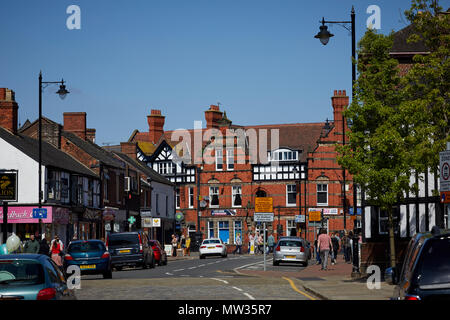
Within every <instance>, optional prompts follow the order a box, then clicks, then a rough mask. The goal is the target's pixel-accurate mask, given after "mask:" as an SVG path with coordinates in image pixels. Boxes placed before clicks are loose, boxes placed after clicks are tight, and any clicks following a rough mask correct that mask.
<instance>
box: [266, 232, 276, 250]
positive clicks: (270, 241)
mask: <svg viewBox="0 0 450 320" xmlns="http://www.w3.org/2000/svg"><path fill="white" fill-rule="evenodd" d="M267 245H268V246H269V252H270V253H273V246H274V245H275V238H274V237H273V234H269V237H268V238H267Z"/></svg>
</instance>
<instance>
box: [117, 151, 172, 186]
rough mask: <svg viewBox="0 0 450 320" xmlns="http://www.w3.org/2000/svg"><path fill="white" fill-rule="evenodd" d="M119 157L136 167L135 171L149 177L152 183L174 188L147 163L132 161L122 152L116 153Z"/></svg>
mask: <svg viewBox="0 0 450 320" xmlns="http://www.w3.org/2000/svg"><path fill="white" fill-rule="evenodd" d="M114 154H116V155H117V156H118V157H120V158H121V159H122V160H123V161H125V162H127V163H128V164H129V165H131V166H132V167H134V168H135V169H137V170H139V171H141V172H142V173H143V174H144V175H146V176H147V177H149V178H150V179H151V180H152V181H155V182H159V183H163V184H166V185H170V186H174V184H173V183H172V182H170V181H169V180H168V179H166V178H164V177H163V176H162V175H160V174H159V173H158V172H156V171H155V170H153V169H152V168H150V167H149V166H147V165H146V164H145V163H142V162H141V161H138V160H135V159H132V158H131V157H129V156H128V155H126V154H124V153H121V152H114Z"/></svg>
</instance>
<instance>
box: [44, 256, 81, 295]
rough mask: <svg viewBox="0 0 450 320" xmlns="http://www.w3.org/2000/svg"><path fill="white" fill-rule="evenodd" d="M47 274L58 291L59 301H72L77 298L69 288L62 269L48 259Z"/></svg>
mask: <svg viewBox="0 0 450 320" xmlns="http://www.w3.org/2000/svg"><path fill="white" fill-rule="evenodd" d="M46 268H47V272H48V274H49V276H50V280H51V282H52V286H53V288H54V289H55V290H56V299H57V300H72V299H74V298H75V295H74V292H73V289H69V287H68V286H67V279H66V276H65V275H64V273H63V272H62V271H61V269H60V268H59V267H58V266H57V265H56V264H55V263H54V262H53V261H52V260H51V259H47V263H46Z"/></svg>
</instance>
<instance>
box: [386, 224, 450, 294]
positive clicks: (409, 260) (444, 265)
mask: <svg viewBox="0 0 450 320" xmlns="http://www.w3.org/2000/svg"><path fill="white" fill-rule="evenodd" d="M385 279H386V281H387V282H388V283H389V284H394V285H396V287H395V289H394V295H393V297H392V299H395V300H448V301H450V230H445V231H444V230H439V229H437V228H434V230H433V231H432V232H427V233H420V234H417V235H416V236H415V237H414V238H412V239H411V241H410V243H409V245H408V248H407V250H406V255H405V259H404V261H403V264H402V265H401V266H400V267H399V268H388V269H387V270H386V272H385Z"/></svg>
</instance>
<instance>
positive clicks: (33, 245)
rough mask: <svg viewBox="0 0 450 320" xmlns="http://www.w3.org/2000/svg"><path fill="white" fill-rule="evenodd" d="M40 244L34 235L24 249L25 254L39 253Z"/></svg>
mask: <svg viewBox="0 0 450 320" xmlns="http://www.w3.org/2000/svg"><path fill="white" fill-rule="evenodd" d="M39 247H40V245H39V242H38V241H37V240H36V239H35V237H34V234H32V235H31V236H30V240H28V241H27V242H26V243H25V247H24V248H23V249H24V250H23V252H24V253H38V252H39Z"/></svg>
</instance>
